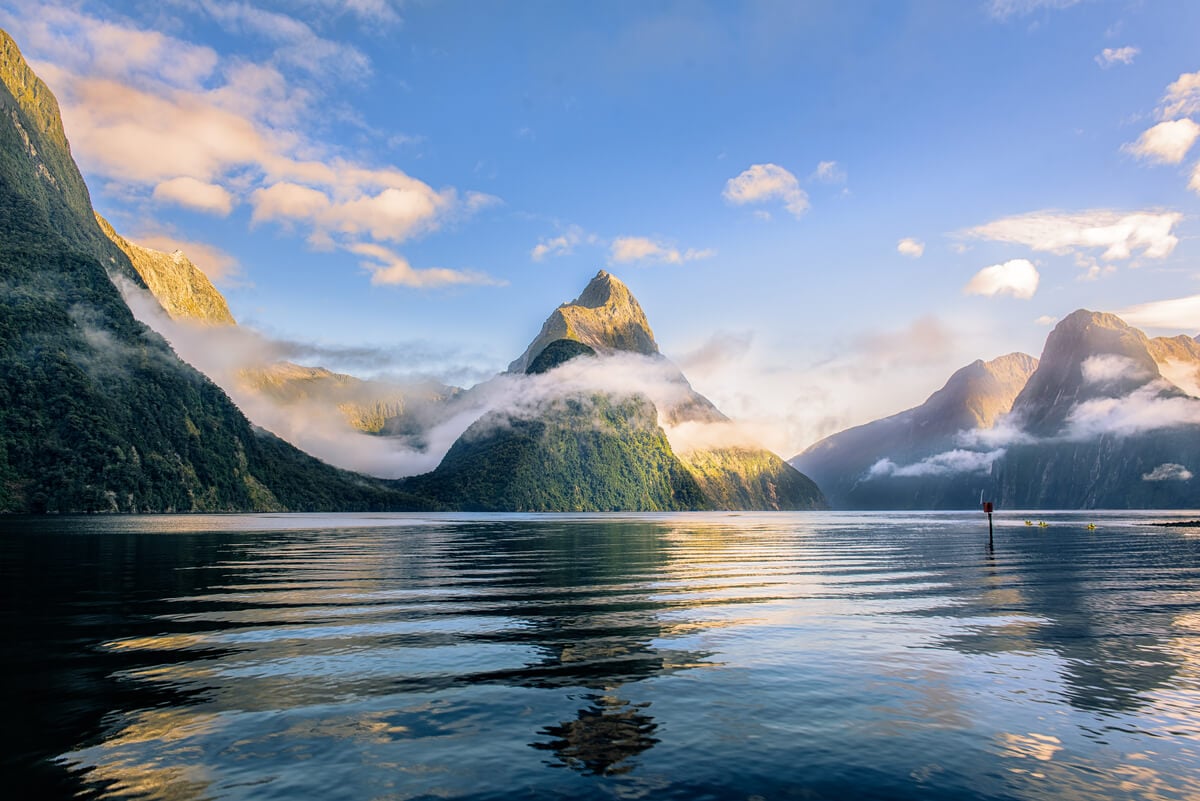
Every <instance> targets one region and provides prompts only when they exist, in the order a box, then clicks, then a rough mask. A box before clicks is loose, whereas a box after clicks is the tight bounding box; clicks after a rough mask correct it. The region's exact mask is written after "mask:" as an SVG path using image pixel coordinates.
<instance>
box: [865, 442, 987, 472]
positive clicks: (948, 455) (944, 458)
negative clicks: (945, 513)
mask: <svg viewBox="0 0 1200 801" xmlns="http://www.w3.org/2000/svg"><path fill="white" fill-rule="evenodd" d="M1005 452H1006V451H1005V450H1004V448H998V449H996V450H994V451H988V452H986V453H980V452H979V451H968V450H962V449H955V450H952V451H946V452H945V453H938V454H934V455H933V456H929V457H926V458H924V459H922V460H921V461H919V462H914V463H913V464H908V465H898V464H896V463H895V462H893V461H892V460H891V459H880V460H879V461H878V462H876V463H875V464H873V465H871V468H870V470H868V471H867V478H868V479H870V478H880V477H882V476H945V475H953V474H957V473H986V472H988V471H989V470H991V469H992V462H994V461H996V460H997V459H999V458H1000V457H1001V456H1003V455H1004V454H1005Z"/></svg>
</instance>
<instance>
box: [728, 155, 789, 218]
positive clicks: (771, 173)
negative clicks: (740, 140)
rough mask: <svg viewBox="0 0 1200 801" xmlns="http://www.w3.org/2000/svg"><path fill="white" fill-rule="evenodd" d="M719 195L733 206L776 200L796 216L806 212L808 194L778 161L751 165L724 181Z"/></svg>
mask: <svg viewBox="0 0 1200 801" xmlns="http://www.w3.org/2000/svg"><path fill="white" fill-rule="evenodd" d="M721 194H722V197H724V198H725V200H726V202H728V203H732V204H734V205H736V206H744V205H746V204H748V203H765V202H767V201H770V200H779V201H782V202H783V206H784V208H785V209H787V210H788V213H790V214H791V215H792V216H793V217H795V218H796V219H799V218H800V217H802V216H803V215H804V212H806V211H808V195H807V193H805V191H804V190H803V189H801V188H800V182H799V181H798V180H796V176H795V175H792V174H791V173H790V172H788V171H787V170H785V169H784V168H783V167H780V166H779V165H778V164H752V165H751V166H750V167H749V168H748V169H746V170H744V171H743V172H741V173H740V174H739V175H737V176H736V177H733V178H730V179H729V180H728V181H726V183H725V190H724V192H722V193H721Z"/></svg>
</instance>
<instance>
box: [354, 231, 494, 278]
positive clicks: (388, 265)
mask: <svg viewBox="0 0 1200 801" xmlns="http://www.w3.org/2000/svg"><path fill="white" fill-rule="evenodd" d="M346 249H347V250H349V251H350V252H351V253H354V254H357V255H359V256H363V257H365V259H366V260H365V261H363V262H362V266H363V267H364V268H365V269H367V270H368V271H369V272H370V273H371V283H372V284H375V285H377V286H378V285H387V286H409V287H417V288H422V289H427V288H430V287H436V286H450V285H455V284H490V285H493V286H497V285H501V284H503V283H504V282H502V281H497V280H496V279H494V278H492V277H490V276H487V275H484V274H483V273H477V272H469V271H463V270H450V269H446V268H445V267H429V268H426V269H420V270H418V269H416V268H415V267H413V266H412V265H411V264H409V263H408V259H406V258H404V257H403V256H401V255H400V254H398V253H395V252H393V251H392V250H390V249H388V248H385V247H383V246H382V245H374V244H370V243H365V242H360V243H357V244H353V245H348V246H347V247H346Z"/></svg>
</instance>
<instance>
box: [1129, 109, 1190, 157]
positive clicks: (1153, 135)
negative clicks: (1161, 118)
mask: <svg viewBox="0 0 1200 801" xmlns="http://www.w3.org/2000/svg"><path fill="white" fill-rule="evenodd" d="M1197 136H1200V125H1197V124H1196V123H1195V122H1193V121H1192V120H1189V119H1187V118H1184V119H1181V120H1171V121H1169V122H1160V123H1159V124H1158V125H1155V126H1154V127H1153V128H1150V129H1148V130H1146V131H1144V132H1143V133H1142V135H1141V136H1139V137H1138V140H1137V141H1136V142H1132V143H1130V144H1127V145H1125V146H1124V147H1123V148H1122V149H1123V150H1125V151H1126V152H1127V153H1132V154H1133V155H1135V156H1137V157H1138V158H1140V159H1145V160H1146V161H1150V162H1154V163H1157V164H1178V163H1179V162H1181V161H1183V159H1184V157H1185V156H1187V153H1188V151H1189V150H1191V149H1192V145H1193V144H1194V143H1195V141H1196V137H1197Z"/></svg>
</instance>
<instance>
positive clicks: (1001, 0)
mask: <svg viewBox="0 0 1200 801" xmlns="http://www.w3.org/2000/svg"><path fill="white" fill-rule="evenodd" d="M1078 2H1079V0H989V2H988V3H987V9H988V13H989V14H991V15H992V17H993V18H995V19H998V20H1006V19H1008V18H1009V17H1012V16H1025V15H1026V14H1032V13H1033V12H1034V11H1038V10H1041V9H1059V8H1070V7H1071V6H1073V5H1075V4H1076V3H1078Z"/></svg>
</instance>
